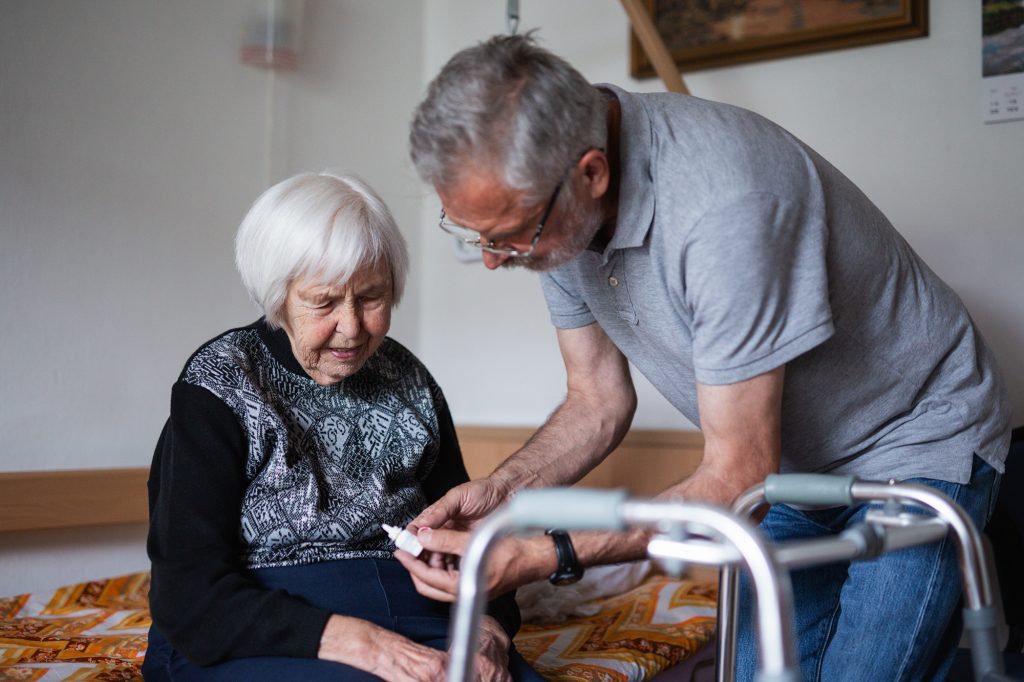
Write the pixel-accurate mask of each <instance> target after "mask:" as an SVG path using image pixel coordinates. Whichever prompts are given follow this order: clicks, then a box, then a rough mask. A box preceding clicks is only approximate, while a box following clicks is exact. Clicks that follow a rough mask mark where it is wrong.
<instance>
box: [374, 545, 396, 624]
mask: <svg viewBox="0 0 1024 682" xmlns="http://www.w3.org/2000/svg"><path fill="white" fill-rule="evenodd" d="M373 572H374V573H376V574H377V587H379V588H380V593H381V594H382V595H384V604H385V605H386V606H387V609H388V617H389V618H394V614H393V613H392V611H391V600H390V599H389V598H388V591H387V590H385V589H384V581H383V580H381V577H380V565H379V564H378V563H377V560H376V559H374V560H373Z"/></svg>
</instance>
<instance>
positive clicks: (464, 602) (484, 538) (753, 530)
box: [448, 500, 800, 682]
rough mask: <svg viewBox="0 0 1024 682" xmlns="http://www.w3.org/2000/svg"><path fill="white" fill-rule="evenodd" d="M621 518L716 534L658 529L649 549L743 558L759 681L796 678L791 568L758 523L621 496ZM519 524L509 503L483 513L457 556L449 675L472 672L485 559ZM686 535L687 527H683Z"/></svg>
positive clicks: (689, 556) (661, 553) (454, 678)
mask: <svg viewBox="0 0 1024 682" xmlns="http://www.w3.org/2000/svg"><path fill="white" fill-rule="evenodd" d="M619 515H620V517H621V519H622V521H623V523H624V524H625V525H628V526H643V527H653V528H655V529H656V530H658V531H659V532H661V533H667V532H668V531H670V530H671V529H674V528H679V527H684V528H686V527H688V526H690V525H691V524H692V525H693V526H696V527H697V528H699V531H698V532H701V533H707V531H708V530H710V531H712V534H714V535H716V536H718V537H720V538H721V540H718V539H717V538H716V539H714V540H708V539H700V538H690V537H684V538H683V539H673V538H671V537H669V536H667V535H660V536H656V537H655V538H653V539H652V541H651V543H650V545H649V546H648V551H649V553H650V554H651V555H652V556H656V557H661V558H669V559H681V558H682V559H686V560H688V561H693V562H696V563H709V564H711V565H717V564H721V563H724V562H727V563H728V564H729V565H734V564H736V563H741V564H742V565H744V566H745V567H746V568H747V570H749V571H750V575H751V581H752V584H753V589H754V593H755V599H756V600H757V605H758V640H759V646H760V651H761V661H760V663H761V665H760V671H759V673H758V676H757V679H758V682H797V681H798V680H799V675H800V671H799V664H798V661H797V656H796V639H795V636H794V630H793V604H792V590H791V585H790V580H789V572H788V569H786V568H785V567H784V566H779V565H778V564H777V563H776V562H775V561H774V560H772V558H771V554H770V550H769V548H768V546H767V544H766V543H765V540H764V538H763V536H762V534H761V532H760V530H758V529H757V527H756V525H754V524H753V523H751V522H750V521H749V520H748V519H746V518H743V517H738V516H737V515H735V514H732V513H730V512H728V511H726V510H723V509H719V508H717V507H712V506H709V505H704V504H696V503H682V502H660V501H641V500H627V501H625V502H623V503H622V504H621V505H620V506H619ZM531 527H532V528H536V526H530V527H524V526H521V525H519V524H517V522H516V519H515V518H513V516H512V514H511V513H510V511H509V510H508V507H507V505H506V506H504V507H502V508H500V509H498V510H497V511H496V512H495V513H494V514H492V515H491V516H489V517H487V518H486V519H485V520H484V521H483V522H482V523H481V524H480V525H479V526H478V527H477V529H476V530H475V531H474V533H473V535H472V537H471V539H470V542H469V545H468V547H467V549H466V553H465V555H464V556H463V558H462V564H461V574H460V576H459V597H458V600H457V601H456V605H455V617H454V620H453V622H452V626H451V650H450V654H449V667H448V681H449V682H464V681H465V682H470V681H471V680H472V679H473V660H472V652H473V651H475V650H476V646H477V644H478V632H479V629H478V625H479V621H480V618H481V616H482V614H483V610H484V604H485V602H486V596H487V595H486V590H482V589H480V585H481V584H482V583H483V581H484V579H485V572H486V570H485V569H486V559H487V555H488V553H489V552H490V550H491V548H492V547H493V546H494V544H495V543H496V542H497V540H499V539H500V538H501V537H502V536H504V535H506V534H508V533H511V532H513V531H515V530H528V529H529V528H531ZM684 535H685V534H684Z"/></svg>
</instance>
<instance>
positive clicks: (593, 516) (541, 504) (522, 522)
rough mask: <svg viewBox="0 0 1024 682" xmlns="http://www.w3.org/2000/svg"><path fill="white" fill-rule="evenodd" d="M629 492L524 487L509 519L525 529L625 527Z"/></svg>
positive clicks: (512, 505)
mask: <svg viewBox="0 0 1024 682" xmlns="http://www.w3.org/2000/svg"><path fill="white" fill-rule="evenodd" d="M627 496H628V493H627V492H626V491H625V490H594V489H589V488H543V489H536V490H522V491H520V492H518V493H516V495H515V497H513V498H512V501H511V502H509V505H508V511H509V521H510V524H511V525H512V527H514V528H521V529H527V528H559V529H562V530H602V529H604V530H622V529H624V528H625V527H626V524H625V523H624V522H623V520H622V517H621V514H620V513H619V507H620V506H621V505H622V503H623V502H625V501H626V497H627Z"/></svg>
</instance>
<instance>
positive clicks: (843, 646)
mask: <svg viewBox="0 0 1024 682" xmlns="http://www.w3.org/2000/svg"><path fill="white" fill-rule="evenodd" d="M906 482H907V483H923V484H925V485H928V486H931V487H932V488H935V489H937V490H940V491H942V492H943V493H945V494H946V495H948V496H949V497H950V499H952V500H953V501H954V502H956V503H957V504H959V505H960V506H961V507H963V509H964V511H966V512H967V514H968V515H969V516H970V517H971V519H972V520H973V521H974V523H975V524H976V525H977V527H978V528H979V529H981V528H984V526H985V523H986V522H987V521H988V518H989V516H991V514H992V509H993V506H994V504H995V499H996V494H997V492H998V488H999V474H998V473H996V471H995V470H994V469H993V468H992V467H991V466H989V465H988V464H986V463H985V462H983V461H982V460H981V459H979V458H977V457H975V458H974V470H973V472H972V474H971V480H970V482H969V483H968V484H966V485H960V484H957V483H949V482H947V481H939V480H935V479H928V478H917V479H908V480H907V481H906ZM870 506H872V505H858V506H855V507H841V508H831V509H823V510H813V511H800V510H796V509H793V508H792V507H788V506H786V505H774V506H772V507H771V509H770V510H769V511H768V514H767V516H765V518H764V520H763V521H762V522H761V529H762V530H763V531H764V532H765V533H766V534H767V535H768V537H769V538H770V539H771V540H773V541H779V540H792V539H797V538H801V539H803V538H815V537H822V536H827V535H833V534H836V533H838V532H839V531H841V530H843V529H844V528H845V527H847V526H848V525H852V524H854V523H857V522H860V521H863V520H864V515H865V514H866V513H867V511H868V509H869V507H870ZM792 580H793V601H794V607H795V616H796V617H795V625H796V630H797V638H798V640H799V644H798V646H799V656H800V672H801V676H802V678H803V680H804V681H805V682H815V681H817V680H823V681H824V682H832V681H833V680H843V682H856V681H857V680H864V681H865V682H883V681H884V682H890V681H891V682H896V681H897V680H943V679H945V677H946V674H947V672H948V670H949V666H950V665H951V664H952V661H953V656H954V654H955V652H956V647H957V643H958V641H959V639H960V629H961V622H960V614H959V609H958V608H957V607H958V604H959V600H960V593H961V576H960V567H959V563H958V559H957V550H956V543H955V541H954V540H953V539H952V538H950V537H949V536H947V537H946V538H945V539H944V540H942V541H941V542H935V543H931V544H928V545H921V546H919V547H912V548H908V549H903V550H899V551H896V552H890V553H887V554H884V555H882V556H880V557H878V558H876V559H872V560H869V561H857V562H852V563H851V562H844V563H835V564H826V565H821V566H814V567H809V568H805V569H801V570H796V571H793V573H792ZM740 590H741V591H740V616H739V620H738V623H737V626H738V635H739V636H738V640H737V657H736V679H737V680H751V679H753V677H754V673H755V672H756V670H757V661H758V659H757V636H756V627H755V625H756V623H755V621H754V614H753V611H752V604H751V594H750V590H749V587H748V585H747V580H746V576H742V577H741V580H740Z"/></svg>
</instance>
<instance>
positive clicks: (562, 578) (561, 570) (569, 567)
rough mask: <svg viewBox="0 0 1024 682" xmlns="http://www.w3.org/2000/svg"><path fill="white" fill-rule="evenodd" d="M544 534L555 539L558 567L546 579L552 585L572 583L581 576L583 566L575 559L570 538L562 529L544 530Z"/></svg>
mask: <svg viewBox="0 0 1024 682" xmlns="http://www.w3.org/2000/svg"><path fill="white" fill-rule="evenodd" d="M546 534H547V535H549V536H551V539H552V540H554V541H555V557H556V558H557V559H558V568H556V569H555V572H554V573H552V574H551V575H550V576H548V581H549V582H550V583H551V584H552V585H572V584H573V583H574V582H576V581H578V580H579V579H580V578H582V577H583V567H582V566H580V562H579V561H578V560H577V559H576V550H575V549H573V546H572V539H571V538H570V537H569V534H568V533H566V532H565V531H564V530H556V529H554V528H553V529H551V530H548V531H546Z"/></svg>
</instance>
